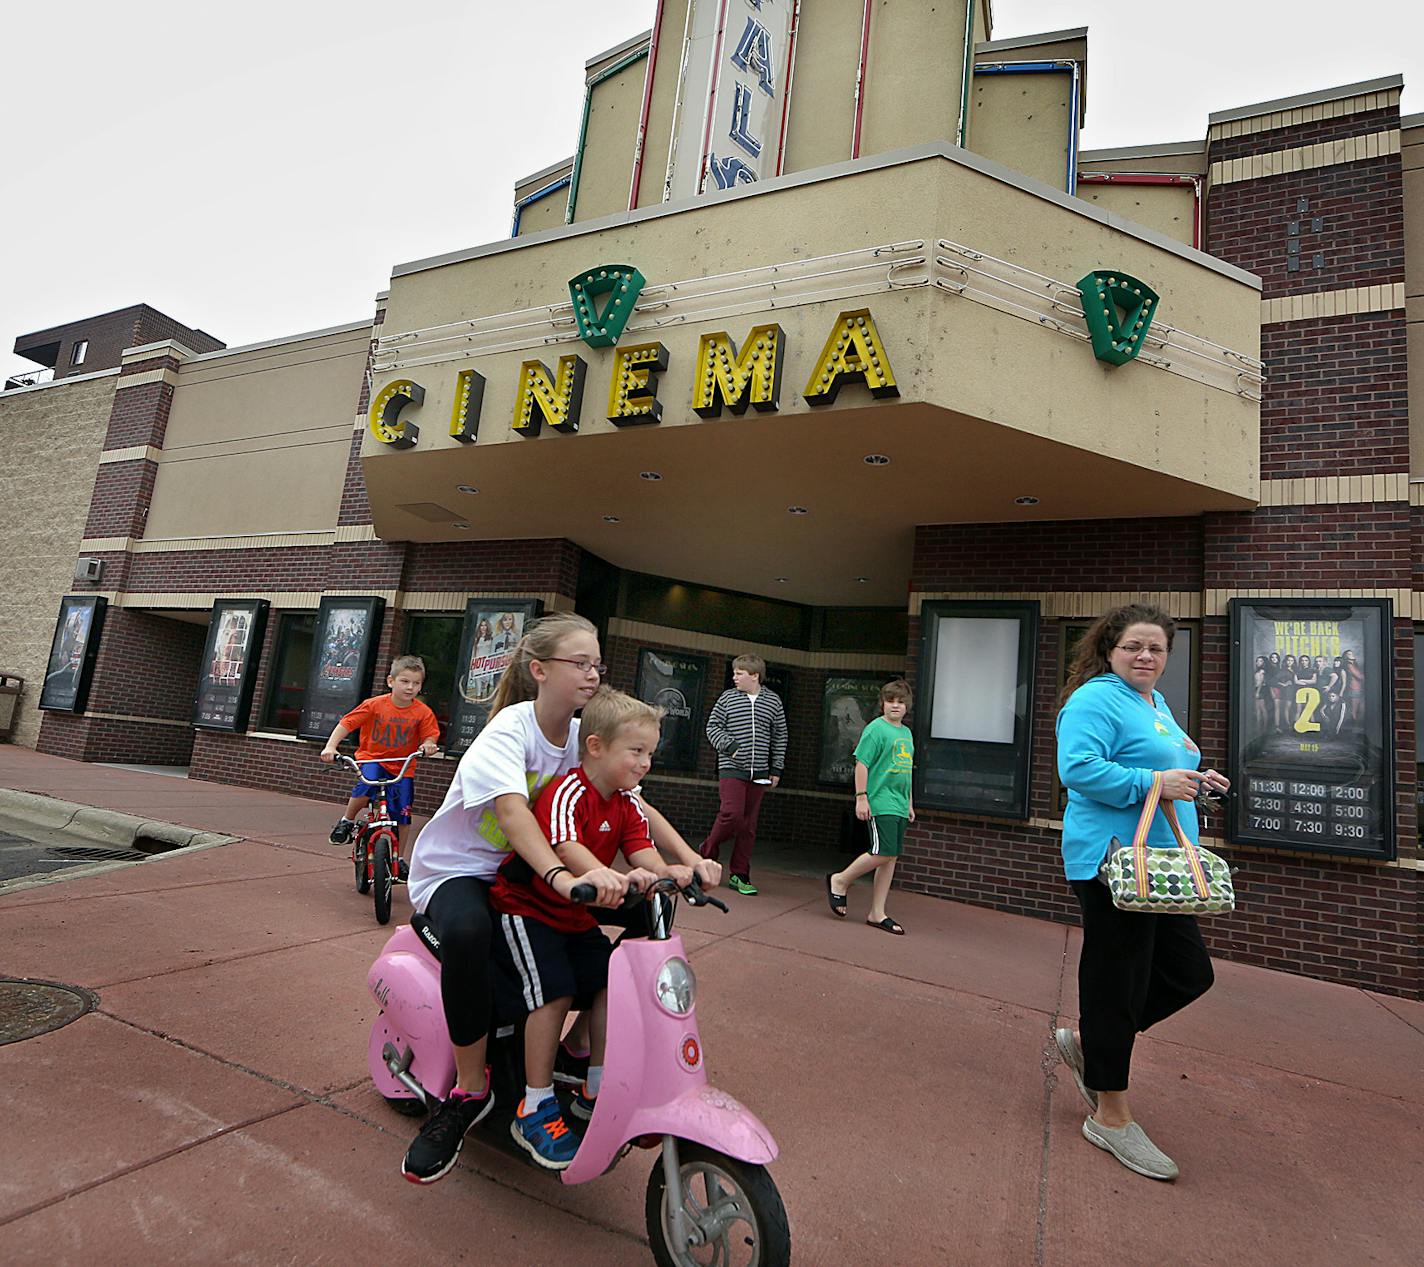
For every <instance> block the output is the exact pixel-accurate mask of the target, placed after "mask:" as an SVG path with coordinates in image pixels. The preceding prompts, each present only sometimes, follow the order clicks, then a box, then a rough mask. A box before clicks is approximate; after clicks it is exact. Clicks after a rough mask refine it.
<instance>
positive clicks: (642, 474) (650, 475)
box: [638, 471, 662, 483]
mask: <svg viewBox="0 0 1424 1267" xmlns="http://www.w3.org/2000/svg"><path fill="white" fill-rule="evenodd" d="M638 478H639V479H640V480H650V481H651V482H653V483H657V481H658V480H660V479H662V475H661V474H660V473H659V472H658V471H639V472H638Z"/></svg>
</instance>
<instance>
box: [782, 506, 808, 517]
mask: <svg viewBox="0 0 1424 1267" xmlns="http://www.w3.org/2000/svg"><path fill="white" fill-rule="evenodd" d="M786 513H787V514H788V515H809V514H810V513H811V512H810V511H809V510H807V509H806V507H805V506H788V507H787V508H786Z"/></svg>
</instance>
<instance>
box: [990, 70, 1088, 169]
mask: <svg viewBox="0 0 1424 1267" xmlns="http://www.w3.org/2000/svg"><path fill="white" fill-rule="evenodd" d="M1014 52H1015V56H1013V57H1006V58H1004V60H1005V61H1023V60H1026V59H1024V58H1020V57H1018V56H1017V52H1018V50H1014ZM1071 93H1072V77H1071V76H1070V75H1068V74H1066V73H1058V72H1053V73H1050V72H1042V73H1038V74H1020V75H987V74H981V75H975V77H974V83H973V88H972V91H971V92H970V94H969V108H970V112H971V113H972V115H973V116H974V122H973V125H972V128H971V134H972V136H973V138H974V143H973V149H974V152H975V153H976V154H982V155H984V157H985V158H992V159H994V160H995V161H996V162H1000V163H1003V164H1004V166H1006V167H1011V168H1012V169H1013V170H1014V171H1016V172H1022V173H1023V174H1024V175H1025V176H1032V177H1034V178H1035V179H1036V180H1041V181H1043V182H1044V183H1045V184H1047V185H1052V186H1053V187H1054V188H1055V189H1064V188H1066V186H1067V183H1068V180H1067V177H1068V126H1069V118H1068V107H1069V101H1070V98H1071Z"/></svg>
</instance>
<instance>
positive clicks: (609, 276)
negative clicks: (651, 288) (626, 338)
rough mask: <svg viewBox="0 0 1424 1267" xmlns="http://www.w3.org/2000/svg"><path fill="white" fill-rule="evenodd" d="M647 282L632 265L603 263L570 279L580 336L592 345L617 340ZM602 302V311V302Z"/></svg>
mask: <svg viewBox="0 0 1424 1267" xmlns="http://www.w3.org/2000/svg"><path fill="white" fill-rule="evenodd" d="M646 284H647V283H646V281H645V279H644V277H643V275H642V273H640V272H639V271H638V270H637V269H636V268H634V267H633V266H632V265H631V264H600V265H599V266H598V267H597V268H591V269H589V270H588V271H587V272H586V273H580V274H579V275H578V276H577V277H573V278H570V279H569V297H570V298H571V299H572V300H573V303H574V321H575V323H576V324H577V325H578V332H579V338H581V339H582V340H583V341H584V342H585V343H587V344H588V346H589V347H591V348H611V347H612V346H613V345H614V344H615V343H617V342H618V338H619V336H620V335H621V334H622V333H623V328H624V327H625V326H626V325H627V324H628V318H629V317H631V316H632V315H633V307H634V305H635V304H637V302H638V296H639V295H641V294H642V293H643V287H644V286H645V285H646ZM605 299H606V302H603V306H602V311H601V312H600V311H599V303H600V301H605Z"/></svg>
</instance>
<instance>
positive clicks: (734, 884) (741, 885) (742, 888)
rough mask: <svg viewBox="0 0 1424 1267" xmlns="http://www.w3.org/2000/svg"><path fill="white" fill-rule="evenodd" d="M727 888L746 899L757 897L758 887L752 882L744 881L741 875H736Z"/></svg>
mask: <svg viewBox="0 0 1424 1267" xmlns="http://www.w3.org/2000/svg"><path fill="white" fill-rule="evenodd" d="M727 887H728V888H729V889H731V890H732V892H733V893H740V894H742V895H743V896H744V897H756V895H757V886H756V885H755V884H753V883H752V882H751V881H750V880H744V879H742V877H741V876H739V875H734V876H733V877H732V878H731V879H730V880H728V881H727Z"/></svg>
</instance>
